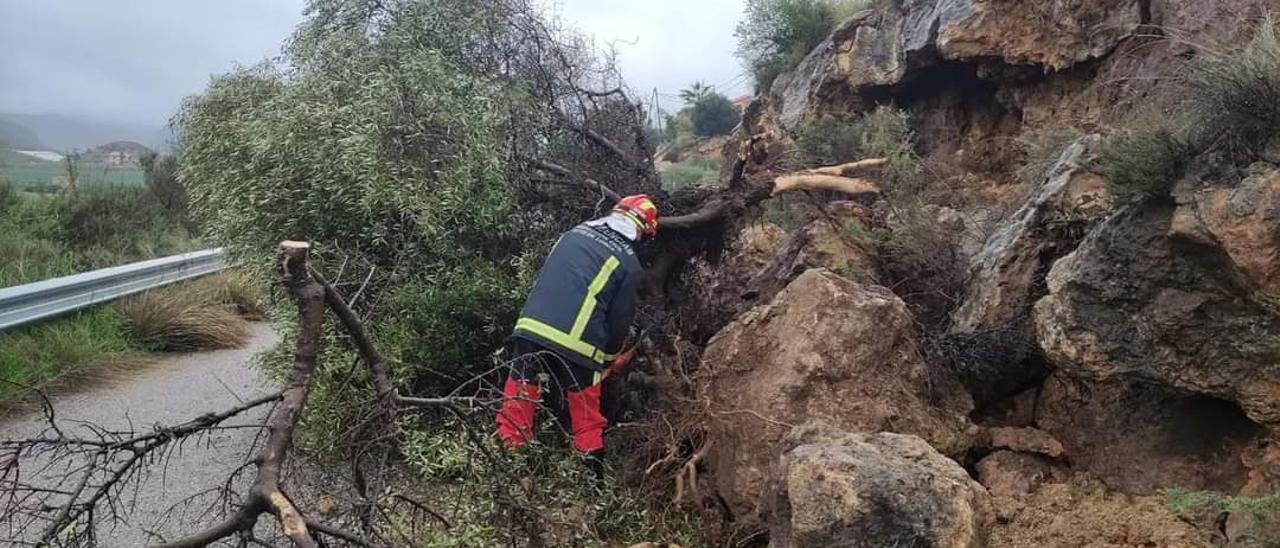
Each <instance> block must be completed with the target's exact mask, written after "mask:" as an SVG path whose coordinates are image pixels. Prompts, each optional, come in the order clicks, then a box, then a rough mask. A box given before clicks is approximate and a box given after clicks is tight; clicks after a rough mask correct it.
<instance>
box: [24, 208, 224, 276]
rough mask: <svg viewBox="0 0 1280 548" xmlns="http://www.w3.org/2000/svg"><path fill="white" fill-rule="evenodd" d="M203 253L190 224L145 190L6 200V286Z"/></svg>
mask: <svg viewBox="0 0 1280 548" xmlns="http://www.w3.org/2000/svg"><path fill="white" fill-rule="evenodd" d="M0 188H8V187H3V186H0ZM200 247H201V243H200V242H199V241H198V240H196V239H195V238H194V237H193V236H192V234H191V227H190V226H189V223H187V222H186V221H185V220H184V219H182V218H181V215H180V214H179V213H175V212H170V211H166V210H164V209H163V208H162V207H160V206H159V205H157V204H156V203H155V200H154V197H153V196H152V195H151V194H150V193H149V192H148V191H147V190H145V189H142V188H97V189H85V190H82V191H80V192H78V193H75V194H70V193H58V194H52V195H29V194H24V193H14V192H12V191H8V193H7V194H5V196H4V197H3V199H0V257H3V260H2V261H0V287H8V286H11V285H18V284H23V283H30V282H34V281H39V280H43V279H47V278H51V277H56V276H66V275H69V274H75V273H78V272H85V271H89V270H94V269H97V268H105V267H109V266H117V265H121V264H126V263H129V262H133V261H140V260H144V259H151V258H155V257H159V256H164V255H170V254H174V253H181V252H185V251H192V250H195V249H199V248H200Z"/></svg>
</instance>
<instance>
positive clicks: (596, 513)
mask: <svg viewBox="0 0 1280 548" xmlns="http://www.w3.org/2000/svg"><path fill="white" fill-rule="evenodd" d="M544 426H547V427H548V428H546V430H552V431H554V432H555V433H556V435H557V436H560V435H562V434H561V432H563V429H564V428H565V427H566V425H548V424H546V423H544ZM465 428H475V426H474V425H466V424H459V423H456V422H447V423H445V424H443V425H440V426H437V427H429V428H426V429H423V430H419V431H417V432H415V433H414V434H412V435H410V436H408V439H407V440H406V441H405V443H404V447H403V450H402V452H403V453H404V455H405V456H406V460H407V461H408V463H409V464H410V466H411V467H412V470H413V471H414V472H416V474H415V475H416V476H418V477H421V478H423V479H424V480H425V481H426V482H427V484H428V485H429V486H430V490H431V491H433V492H434V493H435V496H436V497H439V500H441V501H446V502H447V503H444V504H439V505H436V506H435V507H437V508H439V509H441V511H442V513H443V514H444V516H445V517H446V518H447V519H449V521H450V522H452V523H453V524H454V525H453V526H452V527H450V528H447V529H446V528H423V529H422V532H421V537H420V539H419V541H420V543H421V544H422V545H423V546H429V547H433V548H434V547H469V546H527V545H532V543H530V542H529V538H528V536H527V535H528V532H529V531H530V530H534V531H538V533H539V536H540V537H542V541H543V543H546V544H548V545H552V546H614V545H619V546H629V545H631V544H633V543H634V542H636V541H640V540H646V541H656V542H661V543H663V545H666V544H665V543H667V542H670V543H673V544H672V545H679V546H695V545H698V540H699V536H700V535H699V534H698V526H697V519H696V516H694V515H693V514H691V513H685V512H683V511H681V510H680V509H679V508H675V507H671V506H667V507H665V508H657V507H655V505H652V504H650V503H649V502H648V501H649V499H651V497H652V493H649V492H646V491H643V490H641V489H634V488H629V487H627V486H625V485H623V482H622V478H621V477H620V476H621V474H618V473H616V472H610V473H607V474H606V477H605V478H604V479H603V480H596V479H595V478H594V477H592V475H591V472H590V471H589V470H588V468H587V465H586V463H585V462H584V461H583V459H582V457H581V456H579V455H578V454H566V453H565V452H563V451H559V450H557V449H556V448H554V447H553V446H548V445H542V444H539V443H534V444H531V445H529V446H527V447H526V448H524V450H522V451H520V452H503V451H494V449H496V448H489V449H488V450H489V451H493V452H494V454H496V455H497V458H496V459H491V458H485V457H484V456H483V455H481V454H480V453H479V450H478V449H477V447H475V445H474V443H472V442H470V441H469V440H467V439H466V436H465V435H464V434H463V430H464V429H465ZM511 478H529V480H522V482H521V485H522V487H520V488H512V489H509V490H506V496H503V497H494V496H493V483H492V482H494V481H499V482H502V483H503V484H504V485H507V484H511V485H514V484H513V483H512V482H511ZM535 478H536V479H535ZM521 509H536V511H535V512H530V511H528V510H523V511H521ZM529 520H534V521H536V523H529ZM539 544H542V543H539Z"/></svg>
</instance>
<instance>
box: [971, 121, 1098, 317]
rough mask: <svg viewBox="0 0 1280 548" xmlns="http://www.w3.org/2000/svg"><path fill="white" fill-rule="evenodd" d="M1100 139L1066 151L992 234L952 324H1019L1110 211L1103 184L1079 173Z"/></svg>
mask: <svg viewBox="0 0 1280 548" xmlns="http://www.w3.org/2000/svg"><path fill="white" fill-rule="evenodd" d="M1100 141H1101V138H1100V137H1099V136H1097V135H1090V136H1088V137H1085V138H1082V139H1080V140H1079V141H1077V142H1075V143H1074V144H1072V145H1071V146H1068V147H1067V148H1066V150H1064V151H1063V152H1062V155H1061V156H1060V157H1059V158H1058V161H1057V162H1056V163H1055V164H1054V166H1053V167H1052V168H1050V169H1049V171H1048V172H1047V173H1046V174H1045V178H1044V181H1043V182H1042V183H1041V184H1040V186H1039V187H1038V188H1036V189H1035V190H1033V191H1032V195H1031V196H1030V198H1028V200H1027V202H1026V203H1025V204H1024V205H1023V206H1022V207H1021V208H1020V209H1018V211H1017V212H1016V213H1014V214H1013V216H1011V217H1010V218H1009V220H1007V221H1005V222H1004V223H1002V224H1001V225H1000V226H999V227H998V228H997V229H996V230H995V232H993V233H992V235H991V237H989V238H988V239H987V241H986V243H985V244H984V245H983V248H982V251H980V252H979V253H978V254H977V255H976V256H975V257H974V259H973V268H972V274H971V279H972V280H973V282H971V283H970V284H969V286H968V290H967V292H966V295H965V297H964V300H963V304H962V305H961V306H960V308H959V309H958V310H956V313H955V316H954V318H953V320H952V322H953V329H954V330H957V331H962V332H973V331H980V330H985V329H994V328H999V327H1002V326H1005V325H1009V324H1011V323H1021V321H1022V318H1024V317H1025V316H1026V315H1027V313H1028V312H1029V310H1030V308H1031V305H1033V304H1034V303H1035V299H1038V298H1039V297H1041V296H1042V295H1043V292H1044V287H1043V285H1042V284H1043V279H1044V275H1045V273H1046V272H1047V271H1048V270H1049V267H1050V266H1051V265H1052V264H1053V262H1054V261H1055V260H1057V259H1058V258H1060V257H1062V256H1064V255H1066V254H1067V253H1070V252H1071V251H1072V250H1074V249H1075V246H1076V245H1077V244H1078V243H1079V240H1080V237H1081V235H1083V234H1084V231H1085V230H1087V229H1088V228H1089V227H1090V226H1092V225H1094V224H1096V223H1097V222H1098V221H1099V220H1101V218H1102V216H1103V215H1105V214H1106V213H1107V212H1108V211H1109V210H1110V209H1111V205H1110V202H1111V200H1110V197H1109V194H1108V193H1107V191H1106V186H1105V183H1104V182H1103V181H1102V179H1101V178H1100V177H1098V176H1097V175H1095V174H1093V173H1090V172H1088V171H1086V170H1085V169H1083V168H1082V166H1083V165H1085V164H1086V163H1087V161H1088V160H1089V158H1091V156H1092V153H1093V151H1094V150H1095V149H1096V148H1097V146H1098V144H1099V142H1100Z"/></svg>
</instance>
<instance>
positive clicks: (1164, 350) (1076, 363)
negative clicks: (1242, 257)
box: [1034, 204, 1280, 443]
mask: <svg viewBox="0 0 1280 548" xmlns="http://www.w3.org/2000/svg"><path fill="white" fill-rule="evenodd" d="M1172 217H1173V211H1172V208H1169V207H1167V206H1163V205H1158V204H1157V205H1149V206H1145V207H1141V208H1137V209H1132V210H1128V211H1125V212H1122V213H1120V214H1117V215H1116V216H1114V217H1112V218H1110V219H1108V220H1107V221H1106V222H1104V223H1103V224H1102V225H1100V226H1099V227H1098V228H1097V229H1095V230H1094V231H1093V232H1092V233H1091V234H1089V236H1088V237H1086V239H1085V240H1084V242H1082V243H1081V244H1080V246H1079V247H1078V248H1077V249H1076V250H1075V251H1074V252H1073V253H1072V254H1070V255H1068V256H1067V257H1065V258H1063V259H1062V260H1060V261H1058V262H1057V263H1056V264H1055V265H1054V267H1053V269H1052V270H1051V271H1050V273H1049V276H1048V289H1049V294H1048V296H1046V297H1044V298H1043V299H1041V300H1040V301H1039V302H1038V303H1036V306H1035V314H1034V317H1035V327H1036V332H1037V337H1038V340H1039V342H1040V346H1041V347H1042V348H1043V349H1044V351H1045V353H1046V354H1047V355H1048V357H1049V358H1050V359H1051V360H1052V361H1053V363H1054V364H1055V365H1056V366H1058V368H1059V369H1060V371H1062V372H1063V373H1065V374H1066V375H1068V376H1070V377H1075V378H1084V379H1091V380H1095V381H1096V380H1108V379H1122V380H1142V381H1146V382H1147V383H1150V384H1154V385H1156V386H1160V387H1165V388H1171V389H1175V390H1180V391H1183V392H1190V393H1193V394H1201V395H1206V396H1210V397H1213V398H1218V399H1223V400H1227V401H1231V402H1236V403H1237V404H1239V406H1240V408H1242V409H1243V410H1244V412H1245V413H1246V414H1247V415H1248V416H1249V417H1250V418H1251V419H1253V420H1254V421H1257V422H1260V423H1263V424H1266V425H1276V424H1280V359H1278V355H1280V348H1278V344H1277V341H1280V319H1278V318H1277V317H1275V315H1274V314H1273V313H1272V312H1270V311H1268V310H1267V309H1266V307H1264V306H1263V305H1261V304H1259V303H1258V302H1257V301H1255V300H1254V298H1253V293H1254V292H1253V289H1252V288H1250V287H1248V286H1247V285H1245V284H1244V283H1243V281H1242V280H1241V279H1240V277H1239V276H1238V275H1236V274H1235V273H1234V266H1233V262H1232V260H1231V258H1230V256H1229V254H1228V253H1227V252H1224V251H1223V249H1221V248H1219V247H1216V246H1209V245H1204V243H1203V242H1199V241H1195V240H1190V239H1187V238H1183V237H1178V235H1177V233H1176V232H1175V233H1173V234H1172V235H1171V231H1170V228H1171V222H1172ZM1063 441H1064V443H1065V442H1066V440H1063Z"/></svg>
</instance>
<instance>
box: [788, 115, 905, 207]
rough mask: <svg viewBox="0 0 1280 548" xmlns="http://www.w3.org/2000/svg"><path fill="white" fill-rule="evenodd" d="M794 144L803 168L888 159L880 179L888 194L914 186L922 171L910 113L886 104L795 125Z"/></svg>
mask: <svg viewBox="0 0 1280 548" xmlns="http://www.w3.org/2000/svg"><path fill="white" fill-rule="evenodd" d="M795 143H796V150H797V152H798V153H799V157H800V161H801V163H803V164H804V166H805V167H817V166H829V165H836V164H842V163H845V162H851V161H855V160H861V159H864V158H885V159H887V160H889V165H888V166H887V167H886V168H885V169H884V170H883V171H882V173H881V182H882V184H883V186H884V189H885V191H886V192H888V193H891V194H892V193H893V192H895V191H911V190H913V189H915V188H916V187H917V186H919V184H920V182H921V181H920V175H921V174H922V173H923V171H924V163H923V162H922V161H921V160H920V157H919V156H917V155H916V153H915V131H914V130H913V129H911V117H910V115H908V114H907V113H906V112H905V111H902V110H899V109H896V108H893V107H890V106H886V105H881V106H878V107H876V108H875V109H874V110H872V111H871V112H868V113H866V114H864V115H861V116H851V115H846V116H823V117H821V118H817V119H815V120H811V121H808V122H806V123H804V124H802V125H801V126H800V127H799V128H797V130H796V136H795Z"/></svg>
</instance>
